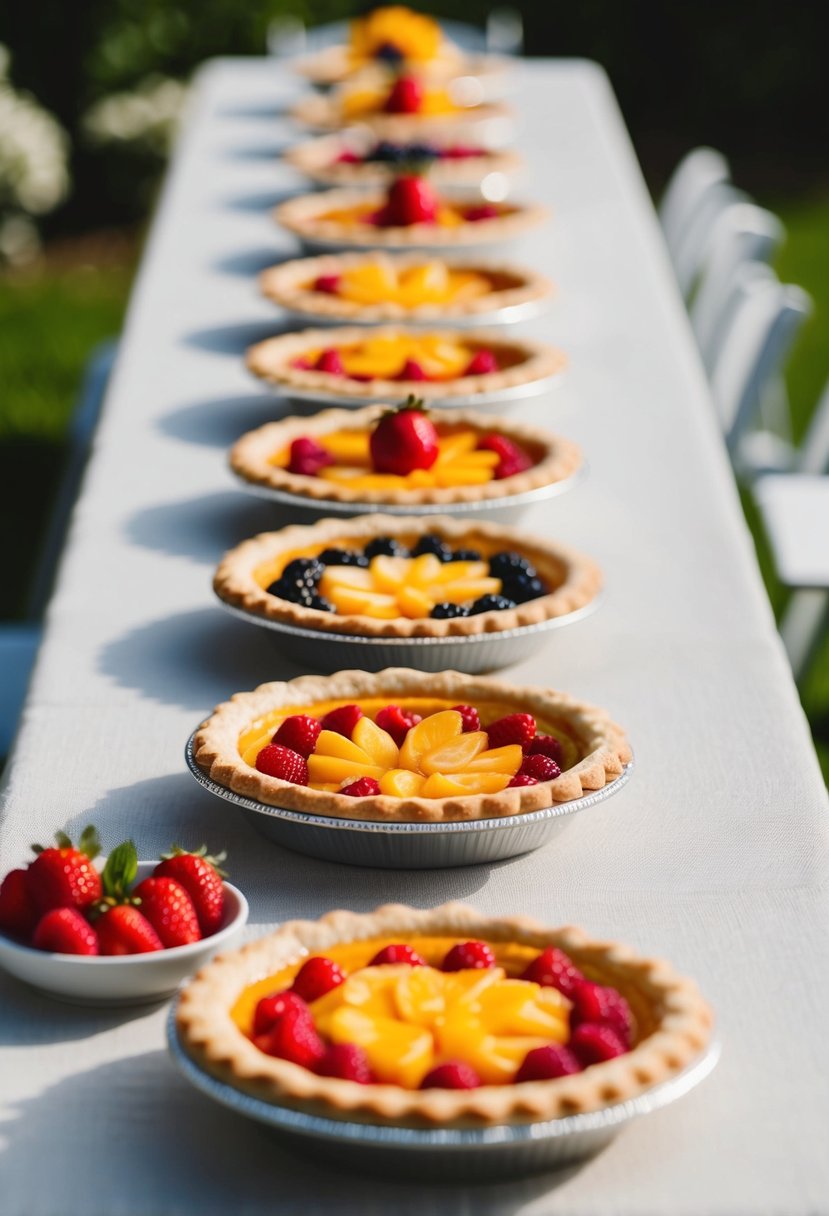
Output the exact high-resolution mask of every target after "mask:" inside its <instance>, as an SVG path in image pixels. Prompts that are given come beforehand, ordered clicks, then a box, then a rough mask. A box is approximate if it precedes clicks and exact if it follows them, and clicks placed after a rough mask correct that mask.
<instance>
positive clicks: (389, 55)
mask: <svg viewBox="0 0 829 1216" xmlns="http://www.w3.org/2000/svg"><path fill="white" fill-rule="evenodd" d="M374 58H375V59H379V60H380V61H381V63H388V64H390V65H391V66H392V67H397V66H398V65H399V64H401V63H402V62H403V60H404V58H405V56H404V54H403V52H402V51H401V49H400V47H399V46H397V45H396V44H395V43H394V42H384V43H382V44H381V45H380V46H378V48H377V50H376V51H375V52H374Z"/></svg>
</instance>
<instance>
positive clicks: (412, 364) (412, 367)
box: [397, 359, 429, 380]
mask: <svg viewBox="0 0 829 1216" xmlns="http://www.w3.org/2000/svg"><path fill="white" fill-rule="evenodd" d="M397 379H398V380H428V379H429V377H428V376H427V375H426V373H425V371H424V370H423V368H422V367H421V366H420V364H419V363H418V361H417V360H416V359H407V360H406V362H405V363H404V364H403V366H402V367H401V369H400V371H399V372H398V373H397Z"/></svg>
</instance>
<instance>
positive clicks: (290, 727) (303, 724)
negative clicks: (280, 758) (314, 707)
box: [271, 714, 322, 760]
mask: <svg viewBox="0 0 829 1216" xmlns="http://www.w3.org/2000/svg"><path fill="white" fill-rule="evenodd" d="M321 730H322V727H321V726H320V724H319V722H318V721H317V720H316V718H312V717H310V716H309V715H308V714H294V715H293V716H292V717H290V718H286V719H285V721H284V722H283V723H282V725H281V726H280V727H279V730H278V731H277V732H276V734H275V735H274V737H273V739H272V740H271V742H272V743H276V744H281V746H282V747H287V748H289V749H290V751H292V752H296V753H297V754H298V755H300V756H304V757H305V759H306V760H307V759H308V757H309V756H310V755H311V752H312V751H313V750H314V748H315V747H316V745H317V739H318V738H319V733H320V731H321Z"/></svg>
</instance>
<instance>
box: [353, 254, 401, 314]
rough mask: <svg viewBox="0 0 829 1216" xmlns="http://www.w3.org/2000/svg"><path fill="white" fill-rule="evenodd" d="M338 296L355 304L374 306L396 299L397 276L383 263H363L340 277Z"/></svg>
mask: <svg viewBox="0 0 829 1216" xmlns="http://www.w3.org/2000/svg"><path fill="white" fill-rule="evenodd" d="M339 294H340V295H341V296H344V297H345V299H347V300H353V301H354V302H355V303H357V304H376V303H380V302H382V301H386V300H394V299H396V298H397V276H396V275H395V274H394V271H393V270H392V268H391V266H387V265H385V264H384V263H383V262H364V263H363V264H362V265H361V266H355V267H352V269H351V270H346V271H344V272H343V274H342V275H341V277H340V289H339Z"/></svg>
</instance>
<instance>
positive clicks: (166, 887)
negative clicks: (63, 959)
mask: <svg viewBox="0 0 829 1216" xmlns="http://www.w3.org/2000/svg"><path fill="white" fill-rule="evenodd" d="M55 839H56V842H57V843H56V845H55V846H52V847H49V848H45V849H44V848H41V847H40V846H39V845H36V846H35V852H36V854H37V856H36V857H35V860H34V861H33V862H31V863H30V864H29V865H28V866H27V867H25V868H20V869H16V870H11V871H9V873H8V874H7V875H6V877H5V878H4V879H3V881H2V884H0V931H2V932H3V933H6V934H8V935H9V936H10V937H13V938H14V939H15V940H16V941H19V942H21V943H23V944H24V945H28V946H34V947H35V948H36V949H38V950H48V951H51V952H54V953H58V954H84V955H98V954H101V955H119V954H149V953H152V952H155V951H157V950H163V949H165V948H169V947H172V946H185V945H189V944H190V943H191V942H197V941H201V939H202V938H204V937H210V936H212V934H214V933H216V932H217V931H218V929H219V928H220V927H221V923H222V917H223V913H224V898H225V896H224V887H223V883H222V879H223V877H224V871H223V870H221V869H220V868H219V866H220V864H221V862H222V861H223V860H224V854H223V853H222V854H220V855H219V856H218V857H215V858H214V857H208V856H207V850H206V848H204V847H202V848H201V849H198V850H196V851H195V852H188V851H187V850H186V849H183V848H181V846H180V845H173V846H172V848H171V850H170V852H169V853H166V854H165V855H164V857H163V858H162V860H161V861H160V862H159V863H158V865H157V866H156V867H155V868H154V870H153V872H152V875H151V876H149V877H147V878H144V879H143V880H142V881H141V882H139V883H137V884H136V882H135V880H136V877H137V874H138V854H137V852H136V849H135V845H134V844H133V842H132V841H131V840H127V841H124V842H123V843H122V844H120V845H118V846H117V848H115V849H113V851H112V852H111V853H110V855H109V857H108V858H107V861H106V865H105V866H104V867H103V870H102V871H99V870H98V868H97V867H96V866H95V864H94V861H95V858H96V857H97V856H98V855H99V853H100V848H101V846H100V841H99V839H98V834H97V832H96V830H95V829H94V828H93V827H88V828H86V829H85V830H84V832H83V833H82V835H81V838H80V840H79V842H78V845H77V846H74V845H73V844H72V842H71V840H70V839H69V837H68V836H67V835H66V834H65V833H64V832H58V833H57V835H56V838H55Z"/></svg>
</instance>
